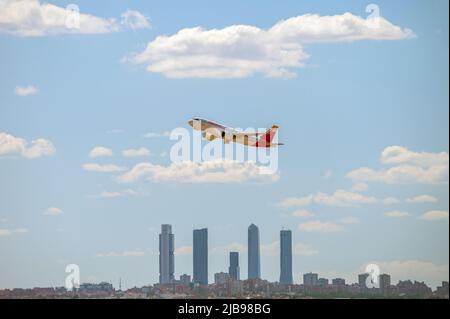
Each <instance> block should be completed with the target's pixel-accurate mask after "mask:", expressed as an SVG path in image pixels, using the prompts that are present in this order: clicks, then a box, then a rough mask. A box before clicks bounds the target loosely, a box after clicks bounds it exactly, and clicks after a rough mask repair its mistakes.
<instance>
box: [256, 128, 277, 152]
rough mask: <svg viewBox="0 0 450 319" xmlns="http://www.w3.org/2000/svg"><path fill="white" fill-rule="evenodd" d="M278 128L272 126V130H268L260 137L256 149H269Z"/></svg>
mask: <svg viewBox="0 0 450 319" xmlns="http://www.w3.org/2000/svg"><path fill="white" fill-rule="evenodd" d="M277 130H278V126H277V125H272V128H270V129H268V130H267V132H266V133H264V134H263V135H261V138H260V139H259V140H258V142H256V145H255V146H256V147H270V145H271V144H272V141H273V138H274V137H275V134H277Z"/></svg>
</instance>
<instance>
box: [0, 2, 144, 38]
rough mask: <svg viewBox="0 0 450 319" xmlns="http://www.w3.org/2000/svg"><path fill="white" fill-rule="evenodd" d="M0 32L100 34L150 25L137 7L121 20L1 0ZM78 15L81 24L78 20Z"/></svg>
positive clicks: (38, 34) (31, 35)
mask: <svg viewBox="0 0 450 319" xmlns="http://www.w3.org/2000/svg"><path fill="white" fill-rule="evenodd" d="M0 12H1V14H0V32H4V33H8V34H12V35H16V36H22V37H40V36H47V35H58V34H101V33H110V32H117V31H120V30H121V29H123V28H132V29H137V28H147V27H148V26H149V24H148V20H147V18H145V17H144V16H143V15H142V14H141V13H139V12H137V11H132V10H128V11H126V12H124V13H123V14H122V15H121V18H122V19H121V22H120V23H119V22H117V21H116V19H113V18H108V19H105V18H101V17H96V16H93V15H90V14H86V13H83V12H80V13H79V14H78V15H77V14H76V12H75V11H73V10H69V9H67V10H66V8H63V7H59V6H56V5H54V4H50V3H45V2H42V3H41V2H40V1H39V0H0ZM77 16H78V17H79V19H78V21H79V24H78V25H77V23H76V21H77V18H76V17H77Z"/></svg>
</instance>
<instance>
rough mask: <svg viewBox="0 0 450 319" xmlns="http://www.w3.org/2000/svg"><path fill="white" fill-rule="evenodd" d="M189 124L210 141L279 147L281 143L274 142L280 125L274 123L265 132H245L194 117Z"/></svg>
mask: <svg viewBox="0 0 450 319" xmlns="http://www.w3.org/2000/svg"><path fill="white" fill-rule="evenodd" d="M188 123H189V125H190V126H192V127H193V128H194V129H195V130H198V131H200V132H202V135H203V137H204V138H206V139H207V140H208V141H213V140H215V139H222V140H223V141H224V143H225V144H228V143H230V142H233V143H239V144H243V145H246V146H252V147H263V148H269V147H278V146H280V145H283V144H280V143H272V140H273V138H274V137H275V134H276V132H277V130H278V126H276V125H273V126H272V128H270V129H268V130H267V131H266V132H265V133H258V132H243V131H238V130H235V129H233V128H231V127H228V126H225V125H222V124H219V123H217V122H213V121H210V120H206V119H201V118H193V119H191V120H189V122H188Z"/></svg>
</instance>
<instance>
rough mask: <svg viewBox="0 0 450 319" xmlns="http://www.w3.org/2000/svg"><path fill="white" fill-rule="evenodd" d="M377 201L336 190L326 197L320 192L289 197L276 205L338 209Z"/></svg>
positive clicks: (357, 194) (372, 198) (369, 197)
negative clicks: (316, 205)
mask: <svg viewBox="0 0 450 319" xmlns="http://www.w3.org/2000/svg"><path fill="white" fill-rule="evenodd" d="M377 201H378V200H377V199H376V198H375V197H371V196H365V195H361V194H359V193H354V192H349V191H346V190H343V189H338V190H336V191H335V192H334V194H331V195H328V194H325V193H322V192H318V193H316V194H311V195H308V196H305V197H298V198H296V197H289V198H285V199H283V200H282V201H281V202H280V203H279V204H278V205H279V206H280V207H296V206H307V205H310V204H312V203H315V204H319V205H326V206H338V207H360V206H361V205H363V204H373V203H376V202H377Z"/></svg>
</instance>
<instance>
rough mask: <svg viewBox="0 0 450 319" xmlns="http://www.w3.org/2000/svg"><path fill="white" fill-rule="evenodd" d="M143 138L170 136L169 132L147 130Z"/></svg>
mask: <svg viewBox="0 0 450 319" xmlns="http://www.w3.org/2000/svg"><path fill="white" fill-rule="evenodd" d="M144 137H145V138H158V137H170V132H169V131H165V132H162V133H155V132H148V133H145V134H144Z"/></svg>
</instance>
